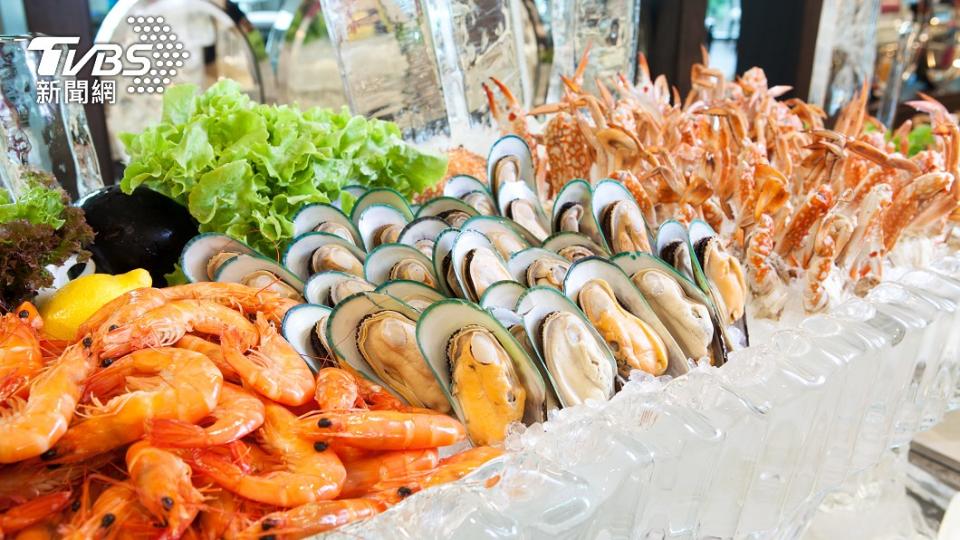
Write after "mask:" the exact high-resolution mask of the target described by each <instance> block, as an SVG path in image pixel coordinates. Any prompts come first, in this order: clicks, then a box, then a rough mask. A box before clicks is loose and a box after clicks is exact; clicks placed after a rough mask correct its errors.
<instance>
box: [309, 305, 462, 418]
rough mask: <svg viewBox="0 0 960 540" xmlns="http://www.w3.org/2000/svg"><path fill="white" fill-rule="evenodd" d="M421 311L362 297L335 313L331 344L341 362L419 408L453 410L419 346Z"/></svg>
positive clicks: (329, 332)
mask: <svg viewBox="0 0 960 540" xmlns="http://www.w3.org/2000/svg"><path fill="white" fill-rule="evenodd" d="M419 317H420V312H419V311H417V310H415V309H413V308H412V307H410V306H409V305H407V304H405V303H404V302H401V301H400V300H398V299H396V298H394V297H392V296H389V295H385V294H378V293H372V292H370V293H360V294H355V295H353V296H350V297H349V298H347V299H345V300H343V301H342V302H341V303H340V304H339V305H338V306H337V307H336V308H334V310H333V312H332V313H331V314H330V320H329V322H328V324H327V342H328V343H330V344H331V345H332V347H333V352H334V354H335V355H336V356H337V358H338V359H339V360H340V362H341V363H345V364H347V365H349V366H350V368H352V369H353V370H354V371H356V372H359V373H360V374H362V375H363V376H365V377H367V378H369V379H370V380H372V381H374V382H376V383H378V384H382V385H383V386H384V387H386V388H388V389H390V390H392V391H393V392H394V393H395V394H397V395H399V396H401V397H402V398H403V399H404V400H406V401H407V403H409V404H411V405H413V406H415V407H426V408H429V409H433V410H435V411H437V412H441V413H447V412H449V411H450V401H449V399H448V397H447V395H446V393H445V392H444V390H443V388H442V387H441V386H440V384H439V383H438V381H437V379H436V377H435V376H434V375H433V372H432V370H431V368H430V366H429V365H428V364H427V363H426V362H425V361H424V358H423V356H422V354H421V353H420V347H419V346H418V345H417V333H416V326H417V320H418V319H419Z"/></svg>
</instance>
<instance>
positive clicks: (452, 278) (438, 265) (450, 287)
mask: <svg viewBox="0 0 960 540" xmlns="http://www.w3.org/2000/svg"><path fill="white" fill-rule="evenodd" d="M459 235H460V231H459V230H457V229H445V230H443V231H441V232H440V234H438V235H437V239H436V241H435V242H434V244H433V272H434V274H435V275H436V276H437V282H438V283H439V284H440V287H438V288H437V290H439V291H440V292H442V293H444V294H446V295H447V296H455V297H458V298H464V294H463V290H461V289H460V283H459V282H458V281H457V276H456V272H455V271H454V268H453V243H454V242H455V241H456V239H457V236H459Z"/></svg>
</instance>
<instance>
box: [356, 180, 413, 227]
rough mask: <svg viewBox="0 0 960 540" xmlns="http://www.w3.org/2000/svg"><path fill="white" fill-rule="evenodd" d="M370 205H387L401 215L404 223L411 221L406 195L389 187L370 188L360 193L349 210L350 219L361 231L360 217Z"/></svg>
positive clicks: (411, 212)
mask: <svg viewBox="0 0 960 540" xmlns="http://www.w3.org/2000/svg"><path fill="white" fill-rule="evenodd" d="M371 206H389V207H391V208H393V209H394V210H396V211H397V212H399V213H400V215H402V216H403V222H404V223H408V222H410V221H413V217H414V214H413V210H411V209H410V205H409V204H408V203H407V199H406V197H404V196H403V195H401V194H400V193H398V192H397V191H394V190H392V189H390V188H377V189H371V190H369V191H367V192H365V193H364V194H363V195H360V197H359V198H358V199H357V202H355V203H354V205H353V210H352V211H351V212H350V220H351V221H353V224H354V225H356V226H357V229H358V230H360V232H361V233H363V230H362V229H361V228H360V217H361V216H362V215H363V213H364V212H365V211H366V210H367V208H370V207H371Z"/></svg>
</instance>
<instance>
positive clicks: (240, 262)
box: [214, 255, 304, 302]
mask: <svg viewBox="0 0 960 540" xmlns="http://www.w3.org/2000/svg"><path fill="white" fill-rule="evenodd" d="M214 281H219V282H221V283H239V284H241V285H246V286H248V287H253V288H254V289H262V290H265V291H270V292H273V293H276V294H279V295H280V296H283V297H285V298H290V299H292V300H296V301H298V302H303V287H304V285H303V282H302V281H300V279H299V278H298V277H297V276H296V275H294V274H293V273H291V272H290V271H289V270H287V269H286V268H284V267H282V266H280V265H279V264H277V263H276V262H275V261H273V260H271V259H267V258H266V257H259V256H256V255H237V256H236V257H234V258H232V259H230V260H228V261H227V262H225V263H223V265H222V266H220V268H219V269H218V270H217V275H216V279H215V280H214Z"/></svg>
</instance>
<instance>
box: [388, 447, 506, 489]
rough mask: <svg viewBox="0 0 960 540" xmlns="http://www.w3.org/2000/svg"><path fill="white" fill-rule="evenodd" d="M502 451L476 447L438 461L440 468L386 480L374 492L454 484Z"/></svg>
mask: <svg viewBox="0 0 960 540" xmlns="http://www.w3.org/2000/svg"><path fill="white" fill-rule="evenodd" d="M502 454H503V450H500V449H499V448H493V447H490V446H478V447H476V448H471V449H469V450H466V451H464V452H460V453H459V454H455V455H452V456H450V457H448V458H445V459H443V460H441V461H440V466H439V467H437V468H436V469H434V470H432V471H428V472H426V473H414V474H411V475H408V476H407V477H403V478H395V479H393V480H386V481H383V482H380V483H378V484H376V485H375V486H373V489H375V490H386V489H399V488H404V487H406V488H419V489H426V488H429V487H432V486H436V485H439V484H446V483H447V482H454V481H456V480H459V479H461V478H463V477H464V476H466V475H468V474H470V473H472V472H473V471H475V470H477V469H478V468H479V467H480V466H481V465H483V464H484V463H486V462H488V461H490V460H491V459H494V458H496V457H499V456H500V455H502Z"/></svg>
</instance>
